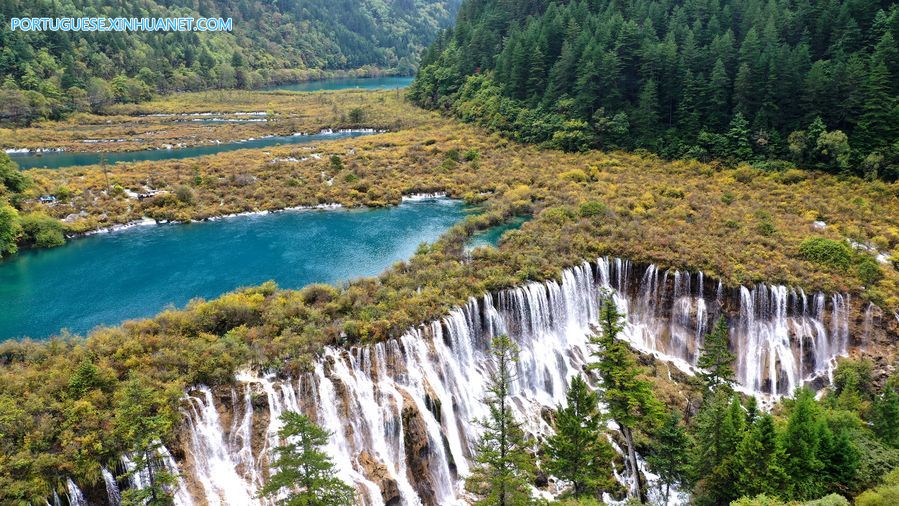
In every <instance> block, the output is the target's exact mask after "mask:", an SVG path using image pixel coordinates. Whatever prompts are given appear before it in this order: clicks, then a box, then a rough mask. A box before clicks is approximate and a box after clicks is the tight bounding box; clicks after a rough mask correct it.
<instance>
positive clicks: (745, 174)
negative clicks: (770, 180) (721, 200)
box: [734, 166, 758, 183]
mask: <svg viewBox="0 0 899 506" xmlns="http://www.w3.org/2000/svg"><path fill="white" fill-rule="evenodd" d="M756 175H758V171H757V170H755V169H753V168H752V167H749V166H744V167H740V168H739V169H737V170H735V171H734V179H736V180H737V181H739V182H741V183H750V182H752V180H753V179H755V176H756Z"/></svg>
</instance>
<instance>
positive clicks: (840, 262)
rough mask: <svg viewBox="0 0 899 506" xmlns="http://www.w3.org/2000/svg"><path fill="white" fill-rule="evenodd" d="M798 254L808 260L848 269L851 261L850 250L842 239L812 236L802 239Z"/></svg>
mask: <svg viewBox="0 0 899 506" xmlns="http://www.w3.org/2000/svg"><path fill="white" fill-rule="evenodd" d="M799 254H800V255H801V256H802V258H804V259H806V260H808V261H809V262H814V263H816V264H820V265H826V266H828V267H833V268H836V269H848V268H849V266H850V264H851V263H852V250H851V249H850V248H849V245H848V244H846V243H845V242H843V241H835V240H833V239H826V238H824V237H813V238H811V239H806V240H804V241H802V244H800V245H799Z"/></svg>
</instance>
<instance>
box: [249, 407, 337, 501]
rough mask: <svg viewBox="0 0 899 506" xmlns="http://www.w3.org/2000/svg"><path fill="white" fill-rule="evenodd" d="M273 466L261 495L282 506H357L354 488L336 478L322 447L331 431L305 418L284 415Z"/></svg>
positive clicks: (293, 413) (332, 465) (300, 415)
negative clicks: (272, 472) (352, 505)
mask: <svg viewBox="0 0 899 506" xmlns="http://www.w3.org/2000/svg"><path fill="white" fill-rule="evenodd" d="M281 422H282V423H283V425H282V427H281V429H280V430H279V431H278V436H279V437H280V438H281V441H282V442H283V444H282V445H281V446H278V447H277V448H275V450H274V453H275V458H274V460H273V461H272V463H271V468H272V469H273V470H274V474H272V476H270V477H269V479H268V482H267V483H266V484H265V486H264V487H262V490H261V491H260V492H259V495H260V496H261V497H265V498H268V499H273V500H274V501H275V503H276V504H278V505H279V506H332V505H333V506H339V505H344V504H345V505H351V504H353V503H354V493H353V488H352V487H350V486H349V485H347V484H346V483H344V482H343V481H341V479H340V478H338V477H337V476H336V475H335V470H334V464H333V462H331V458H330V457H329V456H328V454H327V453H325V452H324V451H322V449H321V448H322V446H324V445H325V444H327V443H328V438H329V437H330V434H329V433H328V431H326V430H324V429H322V428H321V427H319V426H317V425H315V424H314V423H312V421H311V420H309V418H308V417H307V416H306V415H302V414H300V413H296V412H294V411H285V412H284V413H283V414H282V415H281Z"/></svg>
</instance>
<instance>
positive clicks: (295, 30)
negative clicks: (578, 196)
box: [0, 0, 459, 123]
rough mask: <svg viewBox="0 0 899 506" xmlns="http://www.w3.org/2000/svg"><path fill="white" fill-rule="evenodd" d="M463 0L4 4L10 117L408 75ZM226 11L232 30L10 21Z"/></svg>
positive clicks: (2, 38)
mask: <svg viewBox="0 0 899 506" xmlns="http://www.w3.org/2000/svg"><path fill="white" fill-rule="evenodd" d="M458 3H459V0H281V1H278V0H86V1H85V0H0V22H2V25H3V26H4V28H3V30H0V83H2V89H0V121H13V122H18V123H26V122H28V121H30V120H33V119H35V118H42V117H50V118H56V117H59V116H61V115H63V114H65V113H66V112H69V111H86V110H94V111H97V110H100V109H102V108H103V107H104V106H105V105H107V104H109V103H112V102H137V101H141V100H145V99H147V98H149V96H150V95H151V94H153V93H157V92H159V93H164V92H171V91H183V90H201V89H207V88H235V87H237V88H252V87H256V86H260V85H262V84H266V83H272V82H287V81H295V80H299V79H305V78H309V77H316V76H320V75H327V73H328V72H333V71H352V70H360V69H361V70H362V71H364V72H378V71H386V72H396V73H410V72H413V71H414V70H415V68H416V65H417V61H418V56H419V54H420V53H421V50H422V49H423V48H425V47H426V46H427V45H428V44H429V43H431V42H432V41H433V40H434V38H435V37H436V36H437V34H438V32H439V31H440V30H441V29H442V28H446V27H447V26H449V24H450V23H451V22H452V19H453V17H454V15H455V11H456V9H457V8H458ZM40 16H49V17H82V16H105V17H199V16H204V17H224V18H228V17H230V18H232V19H233V20H234V23H233V31H232V32H230V33H227V32H219V33H199V32H159V33H142V32H126V33H115V32H107V33H89V32H82V33H75V32H55V33H54V32H22V31H15V32H12V31H10V30H9V19H10V17H40Z"/></svg>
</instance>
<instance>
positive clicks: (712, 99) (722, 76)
mask: <svg viewBox="0 0 899 506" xmlns="http://www.w3.org/2000/svg"><path fill="white" fill-rule="evenodd" d="M729 92H730V79H729V78H728V77H727V70H725V68H724V62H722V61H721V59H720V58H719V59H718V60H716V61H715V65H714V67H712V74H711V75H710V76H709V83H708V89H706V94H705V96H706V97H708V102H706V104H707V105H706V111H707V113H706V119H707V121H708V123H707V125H706V126H708V127H709V128H711V129H712V130H713V131H721V130H722V129H723V128H724V125H725V122H726V121H727V118H728V117H729V116H730V95H729Z"/></svg>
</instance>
